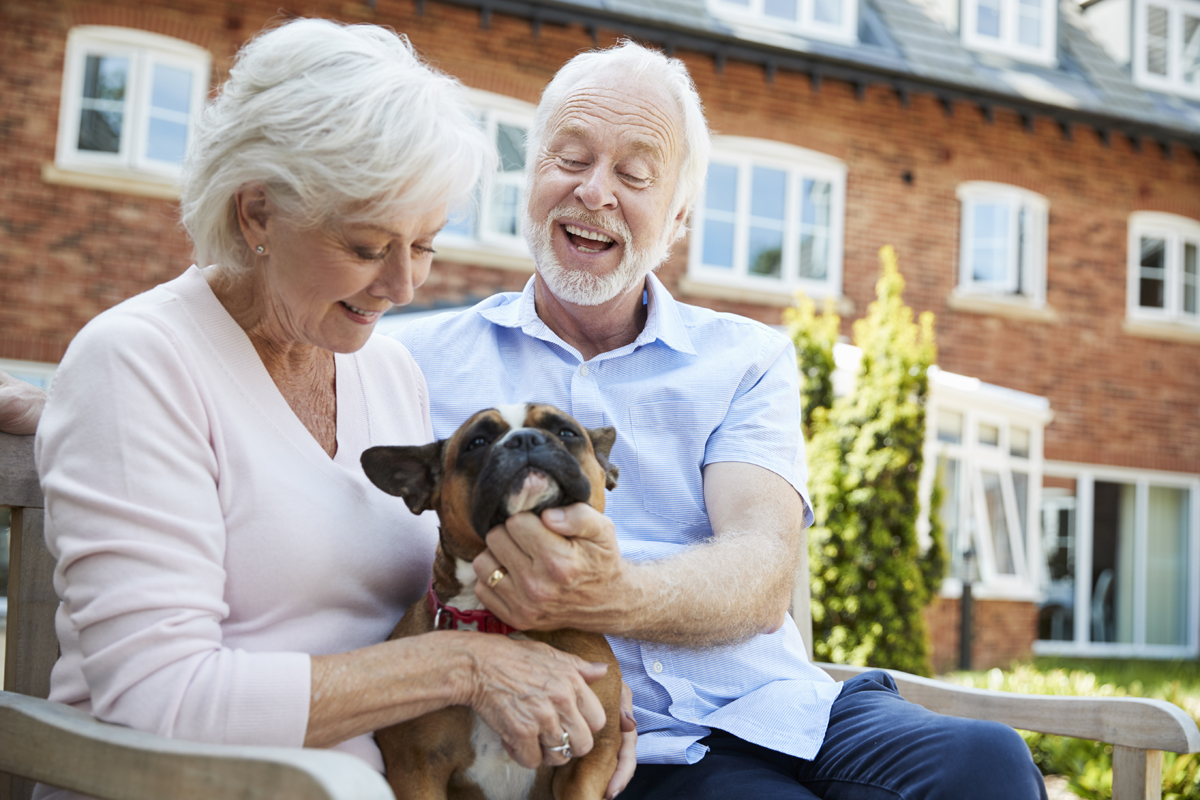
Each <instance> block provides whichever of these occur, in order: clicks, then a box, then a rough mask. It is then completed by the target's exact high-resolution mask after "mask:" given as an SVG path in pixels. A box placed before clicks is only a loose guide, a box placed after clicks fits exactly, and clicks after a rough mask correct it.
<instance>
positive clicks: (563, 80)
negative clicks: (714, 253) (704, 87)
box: [525, 39, 711, 232]
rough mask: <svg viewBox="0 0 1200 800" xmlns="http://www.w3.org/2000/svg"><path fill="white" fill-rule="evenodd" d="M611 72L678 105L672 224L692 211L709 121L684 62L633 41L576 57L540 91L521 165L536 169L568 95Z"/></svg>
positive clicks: (707, 146) (702, 171) (704, 159)
mask: <svg viewBox="0 0 1200 800" xmlns="http://www.w3.org/2000/svg"><path fill="white" fill-rule="evenodd" d="M614 72H615V73H617V74H619V75H622V76H624V77H627V78H628V79H629V80H630V81H631V82H633V83H634V84H638V83H643V84H648V85H652V86H655V87H658V88H661V89H663V90H665V91H666V92H667V94H668V95H670V96H671V97H672V98H674V100H675V102H676V104H677V105H678V106H679V116H680V118H681V119H682V121H683V131H682V134H683V164H682V166H681V168H680V173H679V184H678V185H677V186H676V189H675V197H674V201H673V202H672V203H671V218H672V219H674V218H675V216H676V215H677V214H678V213H679V212H680V210H683V209H690V208H691V205H692V203H693V202H694V201H695V199H696V197H697V195H699V193H700V189H701V187H702V186H703V185H704V179H705V176H706V175H707V173H708V154H709V151H710V149H711V141H710V137H709V131H708V122H707V120H705V118H704V105H703V103H701V102H700V94H699V92H697V91H696V84H695V83H693V82H692V76H691V75H690V74H688V71H687V67H686V66H684V63H683V62H682V61H680V60H679V59H677V58H670V57H668V56H666V55H664V54H663V53H660V52H659V51H658V50H652V49H650V48H648V47H643V46H642V45H640V44H638V43H637V42H633V41H630V40H629V39H622V40H621V41H620V42H619V43H618V44H616V45H614V46H613V47H609V48H607V49H604V50H592V51H589V52H587V53H580V54H579V55H577V56H575V57H574V58H572V59H571V60H570V61H568V62H567V63H566V64H564V65H563V67H562V69H560V70H559V71H558V74H556V75H555V76H554V79H553V80H551V81H550V83H549V84H547V86H546V88H545V90H544V91H543V92H542V99H541V102H539V103H538V107H537V111H535V112H534V115H533V125H532V127H531V128H530V130H529V135H528V138H527V145H526V158H525V163H526V164H527V165H529V169H534V168H535V167H536V163H537V160H538V157H539V156H540V154H541V152H542V148H543V146H544V144H545V139H546V133H547V131H546V126H547V125H548V124H549V123H550V119H551V117H553V116H554V113H555V112H556V111H557V110H558V108H559V106H561V105H562V103H563V101H564V100H565V99H566V97H567V95H569V94H570V93H571V92H572V91H573V90H574V89H576V88H578V87H579V86H582V85H586V84H587V82H588V81H589V80H593V79H595V78H596V77H597V75H601V74H604V75H608V74H612V73H614ZM681 232H682V230H681Z"/></svg>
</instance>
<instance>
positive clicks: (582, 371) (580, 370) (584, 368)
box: [579, 364, 588, 378]
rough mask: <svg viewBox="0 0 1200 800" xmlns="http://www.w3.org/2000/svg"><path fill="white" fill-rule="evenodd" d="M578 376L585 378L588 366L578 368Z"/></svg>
mask: <svg viewBox="0 0 1200 800" xmlns="http://www.w3.org/2000/svg"><path fill="white" fill-rule="evenodd" d="M579 374H580V375H582V376H583V377H585V378H586V377H587V374H588V365H587V364H584V365H583V366H581V367H580V368H579Z"/></svg>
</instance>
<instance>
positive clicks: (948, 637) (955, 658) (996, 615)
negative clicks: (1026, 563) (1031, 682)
mask: <svg viewBox="0 0 1200 800" xmlns="http://www.w3.org/2000/svg"><path fill="white" fill-rule="evenodd" d="M971 609H972V611H971V616H972V618H973V620H974V625H973V630H974V633H973V635H972V637H971V668H972V669H991V668H992V667H1008V666H1009V665H1010V664H1012V662H1013V661H1020V660H1026V659H1028V658H1029V657H1030V656H1031V655H1032V653H1033V642H1034V640H1035V639H1037V616H1038V610H1037V605H1036V604H1035V603H1030V602H1020V601H1014V600H980V599H977V598H976V599H975V600H974V601H973V602H972V604H971ZM925 624H926V626H927V627H928V629H929V639H930V645H931V648H930V649H931V657H930V660H931V661H932V664H933V671H934V673H935V674H939V675H940V674H942V673H944V672H950V671H952V670H956V669H958V666H959V652H960V650H959V648H960V642H961V638H960V635H959V634H960V632H961V630H962V628H961V624H962V617H961V603H960V601H959V600H958V599H957V598H954V599H949V598H945V597H938V598H937V599H935V600H934V601H933V603H931V604H930V605H929V607H928V608H926V609H925Z"/></svg>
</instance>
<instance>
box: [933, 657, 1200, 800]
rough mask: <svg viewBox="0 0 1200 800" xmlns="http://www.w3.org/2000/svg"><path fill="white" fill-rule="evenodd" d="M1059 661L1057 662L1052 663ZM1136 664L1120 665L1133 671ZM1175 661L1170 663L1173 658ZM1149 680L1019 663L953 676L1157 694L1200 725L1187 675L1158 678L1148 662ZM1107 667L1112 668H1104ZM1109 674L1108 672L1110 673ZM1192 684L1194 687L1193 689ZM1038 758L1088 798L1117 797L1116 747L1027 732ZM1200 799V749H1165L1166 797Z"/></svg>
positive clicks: (986, 683)
mask: <svg viewBox="0 0 1200 800" xmlns="http://www.w3.org/2000/svg"><path fill="white" fill-rule="evenodd" d="M1051 663H1053V662H1051ZM1137 663H1138V662H1134V665H1133V666H1132V668H1131V666H1130V665H1129V664H1122V665H1120V666H1119V667H1118V668H1119V669H1121V670H1122V671H1124V672H1125V673H1126V674H1127V675H1128V674H1130V672H1131V671H1132V672H1133V673H1134V674H1136V672H1137V669H1138V667H1137ZM1168 664H1169V662H1168ZM1144 669H1145V673H1146V676H1147V679H1145V680H1141V679H1138V678H1130V679H1129V682H1128V684H1127V685H1118V684H1116V683H1107V682H1104V681H1103V680H1102V679H1101V678H1099V677H1097V675H1096V674H1095V673H1094V672H1091V671H1089V670H1087V669H1070V668H1064V667H1054V666H1049V667H1045V666H1044V667H1039V666H1037V665H1029V664H1026V665H1019V666H1015V667H1013V668H1012V669H1011V670H1009V671H1007V672H1004V671H1002V670H999V669H993V670H990V671H988V672H986V673H955V674H953V675H951V676H949V678H950V680H952V681H954V682H955V683H958V684H960V685H962V686H970V687H974V688H978V689H994V690H999V691H1005V692H1020V693H1022V694H1052V695H1073V696H1082V697H1151V698H1155V699H1158V700H1166V701H1168V702H1171V703H1175V704H1176V705H1178V706H1180V707H1181V708H1183V709H1184V710H1185V711H1187V712H1188V713H1189V714H1190V715H1191V716H1192V718H1193V719H1196V721H1197V723H1198V724H1200V694H1197V693H1195V687H1194V686H1193V687H1187V686H1186V684H1184V683H1183V682H1182V681H1181V680H1178V679H1174V680H1156V679H1155V673H1156V672H1159V671H1160V670H1161V667H1159V666H1158V665H1147V666H1146V667H1144ZM1099 671H1101V672H1104V671H1107V670H1106V668H1105V667H1103V666H1102V667H1100V670H1099ZM1105 677H1107V676H1105ZM1189 689H1190V691H1189ZM1021 735H1022V736H1023V737H1024V738H1025V741H1026V743H1027V744H1028V745H1029V749H1030V751H1031V752H1032V753H1033V760H1034V762H1035V763H1037V765H1038V768H1039V769H1040V770H1041V771H1042V773H1043V774H1045V775H1063V776H1066V778H1067V780H1068V784H1069V787H1070V790H1071V791H1072V792H1074V793H1075V794H1077V795H1079V796H1080V797H1083V798H1087V800H1108V798H1111V797H1112V746H1111V745H1107V744H1104V743H1102V742H1093V741H1089V740H1087V739H1072V738H1069V737H1065V736H1050V735H1047V734H1043V733H1033V732H1030V731H1022V732H1021ZM1184 798H1187V800H1198V799H1200V754H1198V753H1190V754H1186V755H1177V754H1175V753H1164V754H1163V800H1184Z"/></svg>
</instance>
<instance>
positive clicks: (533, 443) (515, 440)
mask: <svg viewBox="0 0 1200 800" xmlns="http://www.w3.org/2000/svg"><path fill="white" fill-rule="evenodd" d="M545 443H546V434H544V433H542V432H541V431H539V430H538V429H537V428H524V429H522V430H518V431H513V432H512V433H510V434H509V435H508V437H507V438H505V440H504V446H505V447H507V448H508V449H509V450H532V449H533V448H535V447H538V446H540V445H543V444H545Z"/></svg>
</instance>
